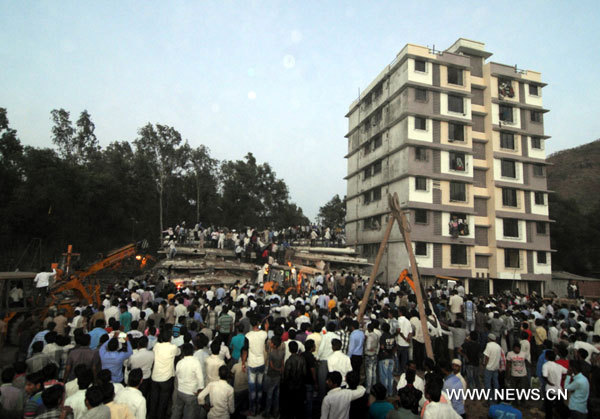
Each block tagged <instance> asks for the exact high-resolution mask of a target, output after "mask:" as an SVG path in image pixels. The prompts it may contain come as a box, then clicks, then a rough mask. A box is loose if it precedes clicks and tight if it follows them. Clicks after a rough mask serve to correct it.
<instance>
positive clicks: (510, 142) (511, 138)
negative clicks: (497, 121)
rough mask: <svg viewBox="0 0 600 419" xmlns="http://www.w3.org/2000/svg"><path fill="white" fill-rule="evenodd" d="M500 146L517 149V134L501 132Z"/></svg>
mask: <svg viewBox="0 0 600 419" xmlns="http://www.w3.org/2000/svg"><path fill="white" fill-rule="evenodd" d="M500 148H506V149H508V150H514V149H515V134H511V133H509V132H501V133H500Z"/></svg>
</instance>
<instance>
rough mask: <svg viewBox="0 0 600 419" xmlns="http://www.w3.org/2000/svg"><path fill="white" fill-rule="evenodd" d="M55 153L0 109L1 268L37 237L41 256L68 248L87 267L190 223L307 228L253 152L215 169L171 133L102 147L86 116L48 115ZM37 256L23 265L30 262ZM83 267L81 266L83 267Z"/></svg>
mask: <svg viewBox="0 0 600 419" xmlns="http://www.w3.org/2000/svg"><path fill="white" fill-rule="evenodd" d="M52 120H53V121H54V125H53V128H52V136H53V138H52V139H53V143H54V144H55V145H56V148H57V150H53V149H50V148H35V147H23V146H22V145H21V142H20V141H19V138H18V136H17V132H16V131H15V130H13V129H11V128H10V125H9V121H8V117H7V111H6V109H3V108H0V217H1V218H2V223H0V270H13V269H15V268H16V267H17V266H16V262H17V261H18V260H19V258H20V257H21V255H22V253H23V250H24V249H25V248H26V247H27V245H28V243H29V242H30V240H31V239H33V238H40V239H41V240H42V246H43V247H42V250H43V253H42V259H43V262H45V263H49V262H52V261H57V260H60V256H61V254H62V253H63V252H64V251H65V250H66V247H67V245H68V244H73V246H74V248H75V250H76V251H77V252H80V253H82V255H84V256H85V255H87V259H88V261H90V260H92V259H96V256H97V254H98V253H100V252H106V251H107V250H109V249H114V248H117V247H120V246H122V245H124V244H125V243H129V242H132V241H136V240H141V239H148V240H149V241H150V242H151V244H152V245H153V246H154V247H156V246H158V241H159V235H158V234H157V233H158V229H159V228H160V229H161V230H163V229H165V228H166V227H168V226H170V225H171V226H174V225H176V224H180V223H181V222H182V221H184V220H185V221H187V223H188V225H189V224H193V222H194V221H201V222H202V223H203V225H204V226H207V225H211V224H212V225H221V226H230V227H232V228H234V227H241V226H245V225H249V226H253V227H266V226H277V227H283V226H288V225H299V224H308V219H307V218H306V217H305V216H304V215H303V214H302V209H301V208H299V207H297V206H296V205H295V204H293V203H290V202H289V196H288V189H287V186H286V184H285V183H284V182H283V180H281V179H278V178H277V176H276V174H275V173H274V172H273V170H272V169H271V167H270V166H269V165H268V164H267V163H263V164H258V163H257V162H256V159H255V158H254V156H252V154H248V155H247V156H246V158H245V159H244V160H241V161H225V162H222V163H219V162H218V161H217V160H215V159H214V158H212V157H211V155H210V150H209V149H208V148H207V147H206V146H204V145H200V146H198V147H196V148H192V147H190V145H189V144H188V143H187V141H184V140H183V139H182V137H181V135H180V134H179V132H177V130H176V129H175V128H173V127H170V126H166V125H160V124H155V125H153V124H147V125H145V126H143V127H142V128H140V130H139V131H138V137H137V138H136V139H135V140H134V141H133V142H127V141H115V142H112V143H110V144H109V145H108V146H107V147H105V148H101V147H100V146H99V143H98V139H97V138H96V135H95V133H94V131H95V126H94V124H93V122H92V119H91V116H90V114H89V113H88V112H87V111H83V112H82V113H81V114H80V117H79V119H78V120H77V122H76V124H75V128H73V126H72V124H71V121H70V116H69V112H67V111H65V110H64V109H58V110H54V111H52ZM31 260H32V258H31V257H30V258H25V259H23V260H22V261H21V264H20V265H19V268H21V269H22V270H23V269H38V266H33V267H32V266H28V264H29V263H30V262H31ZM84 262H85V261H84Z"/></svg>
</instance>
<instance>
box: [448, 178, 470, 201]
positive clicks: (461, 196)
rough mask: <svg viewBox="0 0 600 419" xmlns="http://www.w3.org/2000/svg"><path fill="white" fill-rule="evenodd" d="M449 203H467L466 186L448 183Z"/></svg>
mask: <svg viewBox="0 0 600 419" xmlns="http://www.w3.org/2000/svg"><path fill="white" fill-rule="evenodd" d="M450 201H460V202H466V201H467V184H466V183H462V182H450Z"/></svg>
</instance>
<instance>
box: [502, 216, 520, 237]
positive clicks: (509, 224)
mask: <svg viewBox="0 0 600 419" xmlns="http://www.w3.org/2000/svg"><path fill="white" fill-rule="evenodd" d="M502 229H503V231H504V237H517V238H518V237H519V220H516V219H514V218H505V219H503V220H502Z"/></svg>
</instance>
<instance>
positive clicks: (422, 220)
mask: <svg viewBox="0 0 600 419" xmlns="http://www.w3.org/2000/svg"><path fill="white" fill-rule="evenodd" d="M415 223H418V224H427V210H424V209H416V210H415Z"/></svg>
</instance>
